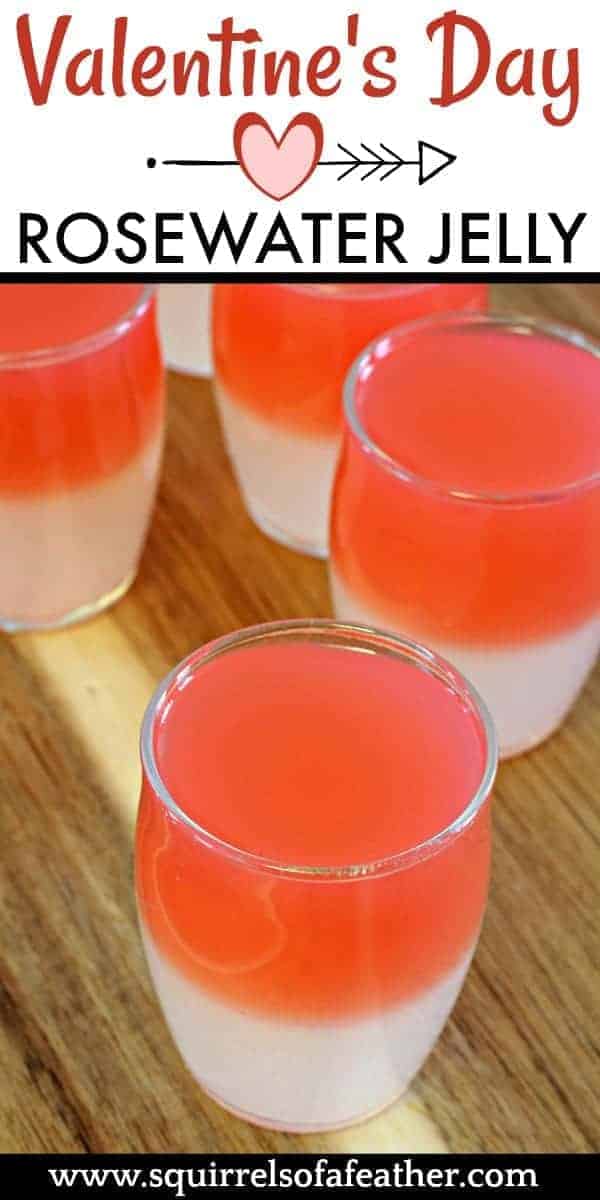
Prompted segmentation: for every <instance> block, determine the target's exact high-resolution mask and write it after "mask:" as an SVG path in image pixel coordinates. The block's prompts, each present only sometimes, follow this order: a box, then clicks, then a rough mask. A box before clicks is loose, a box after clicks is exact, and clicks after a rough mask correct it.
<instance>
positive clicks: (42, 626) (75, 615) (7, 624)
mask: <svg viewBox="0 0 600 1200" xmlns="http://www.w3.org/2000/svg"><path fill="white" fill-rule="evenodd" d="M136 574H137V570H134V571H130V572H129V574H128V575H126V576H125V579H123V580H122V581H121V583H118V584H117V586H116V587H114V588H112V589H111V591H110V592H106V593H105V595H104V596H100V598H99V599H98V600H92V601H91V602H90V603H89V604H81V605H80V606H79V608H74V609H72V611H71V612H68V613H65V615H64V616H63V617H57V618H56V619H55V620H51V621H14V620H10V619H8V618H6V619H5V618H3V617H0V631H1V632H3V633H44V632H45V633H50V632H52V631H53V630H59V629H67V628H68V627H69V626H70V625H79V624H80V623H81V622H82V621H89V620H91V618H92V617H97V616H98V615H99V614H100V613H102V612H104V611H105V610H106V609H107V608H111V607H112V605H113V604H116V603H117V601H118V600H120V599H121V597H122V596H124V595H125V593H126V592H128V591H129V588H130V587H131V585H132V583H133V581H134V579H135V577H136Z"/></svg>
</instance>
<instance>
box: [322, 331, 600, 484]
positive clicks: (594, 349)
mask: <svg viewBox="0 0 600 1200" xmlns="http://www.w3.org/2000/svg"><path fill="white" fill-rule="evenodd" d="M494 327H497V328H499V329H503V330H505V331H507V332H513V333H516V334H519V335H520V336H533V335H535V334H538V335H542V336H543V337H545V338H549V339H552V340H554V341H558V342H561V343H562V344H563V345H565V346H569V347H571V348H573V349H577V350H583V351H585V353H586V354H590V355H591V357H592V358H595V359H597V360H599V361H600V342H596V341H594V340H593V339H592V338H590V337H588V335H587V334H585V333H582V332H581V331H580V330H578V329H576V328H575V327H573V326H569V325H562V324H560V323H558V322H553V321H546V320H544V319H543V318H538V317H527V316H520V315H519V314H518V313H460V312H456V313H436V314H434V315H433V316H429V317H423V318H420V319H419V320H418V321H411V322H409V323H408V324H406V325H397V326H395V327H394V328H393V329H390V330H388V332H387V333H383V334H379V335H378V337H376V338H374V339H373V341H371V342H369V344H368V346H366V347H365V348H364V350H362V351H361V353H360V354H359V355H358V358H356V359H355V360H354V362H353V364H352V366H351V367H350V370H349V371H348V373H347V375H346V378H345V381H344V389H343V406H344V416H345V419H346V422H347V424H348V426H349V428H350V430H351V431H352V433H353V434H354V435H355V437H356V438H357V439H358V441H359V442H360V443H361V445H362V447H363V449H364V450H365V451H366V452H367V453H368V454H369V455H371V457H373V458H375V459H376V460H377V462H378V463H379V465H380V466H381V467H383V468H384V469H385V470H387V471H388V472H390V473H391V474H392V475H395V476H396V478H398V479H401V480H402V481H403V482H404V483H408V484H411V485H412V486H413V487H417V488H419V490H420V491H426V492H429V493H430V494H433V495H437V496H440V497H444V498H445V499H448V500H456V501H460V502H461V503H464V504H487V505H489V506H490V507H491V506H501V505H507V506H508V505H512V506H516V507H527V506H534V505H541V504H550V503H553V502H555V501H557V500H560V499H562V498H563V497H567V496H570V495H573V494H574V493H577V492H580V491H585V490H587V489H589V488H593V487H595V486H596V485H597V484H600V468H599V469H598V470H597V471H594V472H592V474H591V475H586V476H584V477H583V478H582V479H575V480H573V481H572V482H569V483H565V484H561V485H560V486H559V487H554V488H547V489H542V490H537V491H531V492H526V491H523V492H515V491H509V492H485V491H480V490H471V489H469V488H464V487H452V486H450V485H446V484H442V483H438V482H437V481H436V480H435V479H429V478H428V477H427V476H426V475H423V474H421V473H420V472H418V471H412V470H410V469H409V468H408V467H405V466H404V465H403V464H402V463H401V462H400V461H399V460H397V459H396V458H395V457H394V456H393V455H392V454H389V453H388V452H387V451H386V450H384V449H383V448H382V447H381V446H380V445H379V444H378V443H377V442H376V441H375V440H374V439H373V438H372V437H371V436H370V435H369V434H368V433H367V430H366V428H365V425H364V423H363V421H362V419H361V417H360V415H359V413H358V408H357V395H358V383H359V378H360V374H361V371H362V370H363V368H364V366H365V365H366V364H367V363H368V362H369V360H370V359H371V358H372V357H373V356H374V355H376V354H377V351H378V349H379V348H380V347H381V346H382V345H383V344H385V343H389V342H392V343H393V349H392V353H393V352H394V350H396V348H397V346H398V343H399V342H400V343H401V342H403V341H405V340H406V339H408V338H409V337H411V336H413V335H415V334H416V335H419V334H422V333H427V332H430V331H433V332H435V331H438V330H442V329H477V328H490V329H491V328H494ZM380 357H381V356H380ZM599 402H600V401H599Z"/></svg>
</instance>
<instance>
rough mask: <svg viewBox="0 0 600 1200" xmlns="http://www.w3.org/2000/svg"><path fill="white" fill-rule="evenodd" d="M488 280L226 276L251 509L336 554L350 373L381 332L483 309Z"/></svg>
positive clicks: (231, 426) (292, 542)
mask: <svg viewBox="0 0 600 1200" xmlns="http://www.w3.org/2000/svg"><path fill="white" fill-rule="evenodd" d="M486 307H487V288H486V287H485V286H481V285H479V284H472V283H466V284H418V285H415V284H389V283H387V284H386V283H382V284H376V285H374V284H364V283H350V284H305V283H304V284H263V283H259V284H220V285H217V286H216V287H215V289H214V303H213V357H214V362H215V377H216V395H217V403H218V406H219V411H220V415H221V420H222V424H223V430H224V434H225V440H226V443H227V446H228V449H229V454H230V458H231V462H232V464H233V467H234V470H235V472H236V475H237V478H238V482H239V485H240V489H241V491H242V495H243V497H244V501H245V504H246V506H247V508H248V511H249V513H250V515H251V516H252V518H253V520H254V521H255V522H256V524H257V525H258V526H259V527H260V528H261V529H262V530H263V532H264V533H266V534H268V535H269V536H270V537H273V538H275V540H276V541H279V542H282V543H283V544H284V545H287V546H291V547H292V548H293V549H296V550H301V551H304V552H305V553H308V554H314V555H317V556H319V557H321V558H324V557H326V555H327V543H328V514H329V501H330V494H331V484H332V479H333V474H334V470H335V464H336V459H337V454H338V449H339V437H340V431H341V424H342V390H343V383H344V377H345V375H346V372H347V371H348V369H349V368H350V366H351V364H352V362H353V360H354V358H355V357H356V355H357V354H358V353H359V352H360V350H362V348H363V347H364V346H366V345H367V343H368V342H369V341H370V340H371V338H373V337H375V336H376V335H377V334H380V333H383V331H384V330H385V329H389V328H391V327H392V326H393V325H398V324H400V322H402V321H412V320H415V319H416V318H418V317H422V316H426V315H428V314H430V313H435V312H444V311H448V310H454V309H456V310H465V311H474V312H479V311H483V310H484V309H485V308H486Z"/></svg>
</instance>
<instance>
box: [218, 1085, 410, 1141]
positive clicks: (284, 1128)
mask: <svg viewBox="0 0 600 1200" xmlns="http://www.w3.org/2000/svg"><path fill="white" fill-rule="evenodd" d="M200 1086H201V1087H202V1091H203V1092H205V1093H206V1095H207V1096H209V1097H210V1099H211V1100H214V1102H215V1104H218V1105H219V1108H222V1109H224V1111H225V1112H228V1113H230V1114H231V1116H232V1117H237V1119H238V1120H239V1121H247V1122H248V1124H249V1125H257V1126H258V1128H259V1129H274V1130H276V1132H278V1133H299V1134H303V1133H304V1134H309V1133H336V1132H338V1131H339V1130H340V1129H353V1128H354V1126H355V1125H364V1124H365V1123H366V1122H367V1121H373V1120H374V1119H375V1117H379V1116H380V1115H381V1113H384V1112H387V1110H388V1109H389V1108H392V1107H393V1105H394V1104H397V1103H398V1101H399V1100H401V1099H402V1097H403V1096H404V1095H405V1094H406V1089H404V1091H402V1092H398V1094H397V1095H395V1096H392V1098H391V1099H390V1100H387V1101H386V1102H385V1104H380V1105H378V1107H377V1108H374V1109H371V1110H370V1111H367V1112H364V1113H357V1115H356V1116H355V1117H350V1118H349V1119H348V1120H347V1121H340V1122H339V1123H338V1124H337V1125H322V1124H317V1125H311V1124H310V1122H309V1123H307V1124H305V1125H300V1124H298V1125H288V1124H285V1123H280V1122H278V1121H273V1120H268V1119H265V1118H262V1117H260V1116H257V1115H256V1114H255V1113H250V1112H244V1111H243V1110H242V1109H239V1108H234V1107H233V1106H232V1105H231V1104H227V1103H226V1101H225V1100H222V1099H221V1097H220V1096H217V1095H216V1093H215V1092H211V1091H210V1089H209V1088H207V1087H204V1085H203V1084H201V1085H200Z"/></svg>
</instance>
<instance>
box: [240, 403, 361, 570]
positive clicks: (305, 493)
mask: <svg viewBox="0 0 600 1200" xmlns="http://www.w3.org/2000/svg"><path fill="white" fill-rule="evenodd" d="M217 402H218V406H219V411H220V414H221V421H222V424H223V431H224V434H225V441H226V444H227V448H228V450H229V455H230V458H231V461H232V464H233V467H234V470H235V473H236V476H237V479H238V483H239V485H240V489H241V492H242V495H243V497H244V500H245V502H246V506H247V508H248V510H249V512H250V515H251V516H252V517H253V519H254V520H255V521H256V524H257V525H258V526H259V527H260V528H261V529H262V530H263V531H264V532H265V533H267V534H269V536H271V537H274V538H275V539H276V540H277V541H280V542H284V543H285V545H288V546H292V547H293V548H294V549H296V550H303V551H305V552H306V553H307V554H316V555H318V556H319V557H325V556H326V554H327V547H328V542H329V529H328V526H329V504H330V498H331V488H332V485H333V476H334V472H335V467H336V462H337V456H338V448H339V438H338V437H337V436H336V437H321V436H315V437H309V436H308V435H306V434H302V433H295V432H293V431H290V430H289V429H286V428H284V427H282V426H281V425H277V424H276V423H275V422H272V421H265V420H263V419H262V418H261V417H257V416H256V415H255V414H254V413H252V412H251V411H250V410H249V409H248V408H245V407H244V406H243V405H241V404H236V403H235V402H233V401H232V400H230V399H229V397H228V396H227V395H226V394H225V393H224V391H223V389H222V388H220V387H218V388H217Z"/></svg>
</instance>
